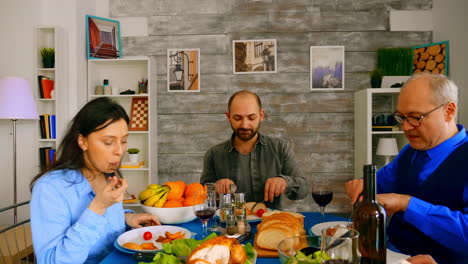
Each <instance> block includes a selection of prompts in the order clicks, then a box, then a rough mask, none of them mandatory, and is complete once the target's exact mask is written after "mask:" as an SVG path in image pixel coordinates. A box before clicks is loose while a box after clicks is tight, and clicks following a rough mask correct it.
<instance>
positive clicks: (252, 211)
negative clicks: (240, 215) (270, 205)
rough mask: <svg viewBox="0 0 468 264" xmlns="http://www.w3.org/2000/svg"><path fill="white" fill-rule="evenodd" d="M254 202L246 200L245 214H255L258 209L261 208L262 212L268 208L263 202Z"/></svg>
mask: <svg viewBox="0 0 468 264" xmlns="http://www.w3.org/2000/svg"><path fill="white" fill-rule="evenodd" d="M255 204H256V203H255V202H248V203H246V204H245V210H246V212H247V215H257V212H258V210H263V212H266V211H267V210H268V209H267V207H266V205H265V204H264V203H258V204H257V205H255ZM254 206H255V207H254Z"/></svg>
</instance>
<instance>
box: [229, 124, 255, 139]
mask: <svg viewBox="0 0 468 264" xmlns="http://www.w3.org/2000/svg"><path fill="white" fill-rule="evenodd" d="M234 133H235V134H236V137H237V138H239V139H240V140H242V141H249V140H251V139H252V138H254V137H255V136H256V135H257V134H258V127H257V128H256V129H244V128H238V129H237V130H236V131H234Z"/></svg>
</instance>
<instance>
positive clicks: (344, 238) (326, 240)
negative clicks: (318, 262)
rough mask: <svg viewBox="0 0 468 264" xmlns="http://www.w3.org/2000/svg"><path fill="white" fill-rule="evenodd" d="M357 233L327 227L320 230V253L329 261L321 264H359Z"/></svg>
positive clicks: (350, 230)
mask: <svg viewBox="0 0 468 264" xmlns="http://www.w3.org/2000/svg"><path fill="white" fill-rule="evenodd" d="M358 237H359V232H358V231H356V230H355V229H352V228H349V227H329V228H326V229H323V230H322V245H321V251H322V252H325V253H326V254H327V255H328V256H329V257H330V260H327V261H325V262H323V264H359V262H360V255H359V250H358Z"/></svg>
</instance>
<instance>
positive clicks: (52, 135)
mask: <svg viewBox="0 0 468 264" xmlns="http://www.w3.org/2000/svg"><path fill="white" fill-rule="evenodd" d="M50 124H51V125H50V138H53V139H56V138H57V134H56V127H55V115H50Z"/></svg>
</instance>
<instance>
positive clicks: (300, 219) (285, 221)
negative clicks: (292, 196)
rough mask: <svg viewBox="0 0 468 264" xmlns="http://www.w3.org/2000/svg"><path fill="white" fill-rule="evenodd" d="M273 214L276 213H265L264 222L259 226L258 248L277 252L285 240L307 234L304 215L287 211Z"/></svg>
mask: <svg viewBox="0 0 468 264" xmlns="http://www.w3.org/2000/svg"><path fill="white" fill-rule="evenodd" d="M273 212H275V213H271V212H268V213H264V214H263V216H262V222H261V223H260V224H259V225H258V226H257V238H256V240H255V241H256V245H257V247H259V248H263V249H268V250H277V248H278V244H279V242H281V241H282V240H283V239H285V238H288V237H292V236H300V235H304V234H305V230H304V216H303V215H301V214H298V213H293V212H285V211H273Z"/></svg>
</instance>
